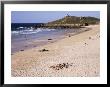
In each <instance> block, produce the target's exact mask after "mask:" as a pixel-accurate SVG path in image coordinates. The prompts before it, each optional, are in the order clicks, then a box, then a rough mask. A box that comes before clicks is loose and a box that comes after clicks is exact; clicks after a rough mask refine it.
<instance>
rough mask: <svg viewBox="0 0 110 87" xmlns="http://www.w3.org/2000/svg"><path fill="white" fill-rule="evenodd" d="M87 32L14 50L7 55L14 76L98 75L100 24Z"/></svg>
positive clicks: (90, 27)
mask: <svg viewBox="0 0 110 87" xmlns="http://www.w3.org/2000/svg"><path fill="white" fill-rule="evenodd" d="M86 28H89V29H90V30H89V31H87V30H86V31H85V32H81V33H79V34H76V35H74V34H72V33H69V34H68V35H67V37H66V38H64V39H61V40H58V41H55V42H53V43H49V44H46V45H43V46H40V47H33V48H31V49H27V50H24V51H19V52H16V53H14V54H13V55H12V58H11V61H12V62H11V63H12V64H11V68H12V70H11V71H12V72H11V74H12V76H14V77H19V76H20V77H28V76H29V77H30V76H32V77H67V76H70V77H83V76H84V77H97V76H100V25H90V26H86Z"/></svg>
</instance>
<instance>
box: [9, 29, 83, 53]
mask: <svg viewBox="0 0 110 87" xmlns="http://www.w3.org/2000/svg"><path fill="white" fill-rule="evenodd" d="M80 31H82V30H81V29H40V28H39V29H35V30H32V29H31V30H20V31H18V30H17V31H12V32H11V52H12V53H15V52H18V51H24V50H26V49H29V48H33V47H39V46H42V45H45V44H48V43H52V42H55V41H57V40H59V39H62V38H65V36H67V35H68V34H69V33H74V34H76V33H78V32H80ZM48 39H52V40H48Z"/></svg>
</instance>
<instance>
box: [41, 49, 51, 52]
mask: <svg viewBox="0 0 110 87" xmlns="http://www.w3.org/2000/svg"><path fill="white" fill-rule="evenodd" d="M39 51H40V52H44V51H49V50H46V49H42V50H39Z"/></svg>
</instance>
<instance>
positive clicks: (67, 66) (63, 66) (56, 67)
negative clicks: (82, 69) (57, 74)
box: [49, 63, 73, 70]
mask: <svg viewBox="0 0 110 87" xmlns="http://www.w3.org/2000/svg"><path fill="white" fill-rule="evenodd" d="M72 64H73V63H70V64H69V63H62V64H57V65H53V66H50V67H49V68H52V69H54V70H60V69H63V68H69V66H72Z"/></svg>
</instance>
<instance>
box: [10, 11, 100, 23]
mask: <svg viewBox="0 0 110 87" xmlns="http://www.w3.org/2000/svg"><path fill="white" fill-rule="evenodd" d="M67 14H69V15H70V16H91V17H96V18H100V12H99V11H12V12H11V23H47V22H51V21H54V20H57V19H60V18H63V17H64V16H66V15H67Z"/></svg>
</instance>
